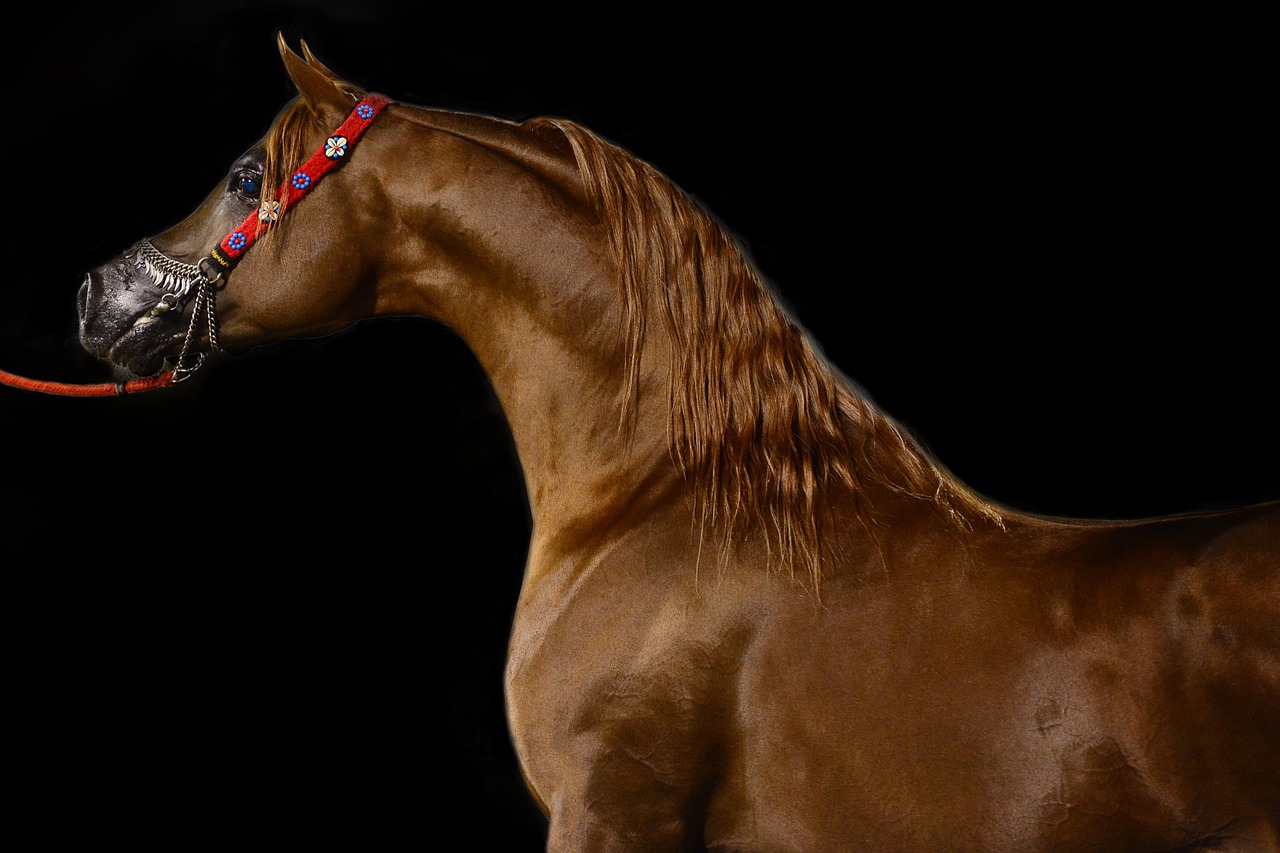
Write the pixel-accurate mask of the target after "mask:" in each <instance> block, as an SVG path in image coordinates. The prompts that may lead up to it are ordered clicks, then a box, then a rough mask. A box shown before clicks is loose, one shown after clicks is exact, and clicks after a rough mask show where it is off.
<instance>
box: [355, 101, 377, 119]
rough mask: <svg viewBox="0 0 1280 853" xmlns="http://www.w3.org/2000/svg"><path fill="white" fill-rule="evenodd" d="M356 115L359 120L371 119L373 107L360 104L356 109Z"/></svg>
mask: <svg viewBox="0 0 1280 853" xmlns="http://www.w3.org/2000/svg"><path fill="white" fill-rule="evenodd" d="M356 114H357V115H359V116H360V118H373V107H371V106H369V105H368V104H361V105H360V106H358V107H356Z"/></svg>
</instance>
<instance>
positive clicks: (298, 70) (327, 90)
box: [276, 33, 353, 119]
mask: <svg viewBox="0 0 1280 853" xmlns="http://www.w3.org/2000/svg"><path fill="white" fill-rule="evenodd" d="M276 42H277V44H278V45H279V47H280V58H281V59H283V60H284V67H285V71H287V72H288V73H289V77H290V78H291V79H292V80H293V84H294V85H295V86H297V87H298V94H299V95H300V96H301V97H302V100H303V101H305V102H306V104H307V106H308V107H309V108H310V110H311V112H312V113H313V114H315V115H316V116H317V117H318V118H323V119H332V118H333V117H334V116H346V114H347V113H348V112H350V111H351V104H352V103H353V99H352V97H351V94H350V93H349V92H348V91H347V90H346V89H345V88H343V86H342V85H341V81H340V80H339V79H338V77H337V75H335V74H334V73H333V72H332V71H330V70H329V69H328V68H325V67H324V66H323V65H321V64H320V63H319V62H317V61H314V57H313V56H312V54H311V49H310V48H308V47H307V45H306V43H305V42H304V43H303V45H302V51H303V53H305V54H306V55H307V57H308V58H307V59H304V58H303V57H301V56H299V55H298V54H296V53H294V52H293V49H292V48H291V47H289V45H287V44H285V40H284V34H283V33H277V34H276Z"/></svg>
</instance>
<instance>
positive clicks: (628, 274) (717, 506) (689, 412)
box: [528, 118, 1000, 590]
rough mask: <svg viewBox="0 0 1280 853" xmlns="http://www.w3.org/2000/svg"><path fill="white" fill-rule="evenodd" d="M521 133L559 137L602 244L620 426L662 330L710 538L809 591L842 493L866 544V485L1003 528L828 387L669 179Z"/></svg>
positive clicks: (683, 463) (963, 520)
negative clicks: (618, 307)
mask: <svg viewBox="0 0 1280 853" xmlns="http://www.w3.org/2000/svg"><path fill="white" fill-rule="evenodd" d="M528 124H531V125H552V126H554V127H556V128H558V129H559V130H560V132H561V133H563V134H564V136H565V138H566V139H567V140H568V141H569V143H570V145H571V146H572V149H573V152H574V156H575V158H576V161H577V164H578V168H579V170H580V172H581V175H582V178H583V181H584V183H585V186H586V190H587V192H588V195H589V196H590V198H591V200H592V201H593V203H594V204H595V206H596V208H597V210H598V212H599V214H600V215H601V217H602V219H603V220H604V222H605V223H606V227H607V229H608V234H609V242H610V246H611V250H612V252H613V255H614V257H615V260H616V262H617V266H618V269H619V271H620V275H621V282H620V284H621V287H622V298H623V317H624V320H623V322H624V324H625V326H626V329H625V335H626V361H627V380H626V388H627V400H628V402H627V403H625V404H624V414H623V418H624V420H625V419H626V418H627V417H629V415H630V414H631V413H632V412H633V411H634V399H635V395H636V394H637V393H638V383H639V366H640V353H641V350H642V348H643V346H644V340H645V336H646V334H647V331H648V330H647V329H646V318H647V317H648V316H649V313H650V311H649V309H650V303H651V302H656V303H657V306H656V308H657V311H658V313H659V314H660V316H661V317H662V318H663V320H664V321H665V322H664V324H663V325H664V326H665V330H666V333H667V334H668V335H669V337H670V340H671V344H672V347H671V348H672V352H673V364H672V366H671V371H670V382H669V390H668V393H669V403H670V412H671V415H670V424H669V434H670V442H671V454H672V457H673V458H674V460H675V463H676V465H677V467H678V468H679V470H680V471H681V473H682V475H683V476H684V477H685V479H686V481H687V482H688V483H689V484H690V486H691V488H692V492H693V497H694V501H695V503H696V505H697V507H698V511H699V514H700V517H701V519H702V524H703V527H704V529H706V528H707V527H708V526H709V527H710V528H712V529H716V528H717V527H718V528H719V529H720V530H722V531H724V532H725V534H726V535H727V536H729V537H733V536H735V535H736V534H739V533H742V532H744V531H745V530H747V529H748V528H755V529H758V530H763V531H764V533H765V539H766V542H767V543H768V545H769V548H770V551H771V552H775V551H776V559H775V560H774V562H775V564H776V565H778V566H781V567H782V568H784V569H786V570H789V571H791V572H793V573H794V572H795V571H796V570H797V569H798V570H800V571H802V572H803V573H804V574H807V575H808V576H809V578H810V580H811V583H812V584H813V587H814V589H815V590H817V589H818V588H819V587H820V584H821V578H822V566H821V563H822V553H823V543H824V539H825V534H826V533H827V530H828V529H829V527H830V526H831V525H832V524H833V523H834V521H835V520H834V519H833V518H832V517H831V512H830V508H831V507H832V505H833V504H832V501H831V498H833V497H834V496H835V495H834V493H835V492H836V490H838V489H841V488H843V489H847V490H849V492H850V493H851V494H852V496H853V499H854V506H855V512H856V513H857V514H858V516H859V521H860V522H861V523H862V524H863V525H864V526H867V527H868V529H870V525H871V524H872V523H873V522H872V520H871V517H870V514H869V512H868V510H869V508H868V507H867V506H865V500H864V498H865V495H866V488H865V487H866V484H867V483H868V482H872V481H875V482H879V483H881V484H884V485H886V486H888V487H889V488H891V489H893V490H896V491H898V492H901V493H905V494H908V495H912V496H915V497H918V498H920V499H922V500H928V501H931V502H933V503H935V504H936V505H937V506H939V507H941V508H942V509H943V510H944V511H945V514H946V515H947V517H948V518H950V519H951V520H952V521H954V522H955V523H957V524H960V525H961V526H968V524H969V523H970V520H971V519H972V518H974V517H984V518H988V519H991V520H993V521H995V522H996V523H999V521H1000V517H999V513H998V512H997V510H996V509H995V508H994V507H993V506H992V505H990V504H989V503H987V502H985V501H984V500H982V499H981V498H980V497H979V496H978V495H976V494H975V493H973V492H972V491H970V490H969V489H968V488H967V487H966V486H964V484H962V483H961V482H960V481H959V480H957V479H956V478H955V477H953V476H952V475H950V474H949V472H947V471H946V470H945V469H944V468H943V467H942V466H941V465H939V464H938V463H937V462H936V461H935V460H934V459H933V458H932V457H931V456H930V455H929V454H928V453H927V452H926V451H925V450H923V449H922V448H921V447H920V445H918V444H917V443H916V442H915V441H914V440H913V439H912V438H911V437H910V436H909V435H908V433H907V432H906V430H904V429H903V428H902V427H900V426H899V425H898V424H897V423H895V422H894V421H893V420H892V419H891V418H889V417H888V416H887V415H885V414H883V413H882V412H880V411H879V410H878V409H877V408H876V407H875V406H874V405H873V404H872V403H871V402H870V401H869V400H868V399H867V398H866V396H865V395H863V394H861V393H859V392H858V391H857V390H855V388H854V386H853V384H852V383H851V382H849V381H848V380H847V379H845V378H843V377H842V376H839V375H837V373H836V372H835V371H834V370H833V369H832V367H831V366H830V365H829V364H828V363H827V362H826V361H825V359H823V358H822V357H821V356H820V355H819V353H818V351H817V349H816V346H815V344H814V343H813V342H812V341H811V340H810V338H809V336H808V335H807V334H806V333H805V332H804V331H803V329H802V328H801V327H800V326H799V325H798V324H797V323H796V322H795V321H794V320H793V319H792V318H791V317H790V316H789V315H788V314H787V312H786V311H785V309H784V308H783V307H782V305H781V303H780V302H779V301H778V300H777V299H776V298H775V297H774V296H773V294H772V293H771V292H770V291H769V289H768V287H766V285H765V284H764V282H763V281H762V280H761V278H760V276H759V275H758V274H757V272H756V270H755V269H754V268H753V266H752V265H751V264H750V263H749V262H748V261H747V259H746V258H745V257H744V255H743V253H742V251H741V249H740V248H739V247H738V245H737V244H736V242H735V241H734V240H733V239H732V238H731V237H730V236H729V235H728V234H727V233H726V231H725V229H724V228H723V227H722V226H721V225H720V224H719V223H718V222H716V221H715V220H714V219H713V218H712V217H711V216H710V215H709V214H707V213H706V211H704V210H703V209H702V208H701V207H700V206H699V205H698V204H697V203H695V202H694V201H693V200H692V199H690V198H689V197H688V196H687V195H686V194H685V193H684V192H683V191H682V190H681V189H680V188H679V187H677V186H676V185H675V184H674V183H673V182H672V181H671V180H670V179H669V178H667V177H666V176H665V175H664V174H662V173H661V172H660V171H658V170H657V169H655V168H653V167H652V166H650V165H649V164H647V163H645V162H644V161H642V160H640V159H639V158H637V157H635V156H634V155H632V154H631V153H629V152H627V151H625V150H624V149H622V148H620V147H618V146H616V145H613V144H612V143H610V142H608V141H606V140H604V139H602V138H600V137H599V136H597V135H596V134H594V133H592V132H591V131H589V130H587V129H585V128H583V127H581V126H580V125H577V124H575V123H573V122H569V121H566V120H562V119H551V118H541V119H533V120H531V121H530V122H528Z"/></svg>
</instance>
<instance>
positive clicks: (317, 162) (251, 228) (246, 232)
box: [0, 94, 391, 397]
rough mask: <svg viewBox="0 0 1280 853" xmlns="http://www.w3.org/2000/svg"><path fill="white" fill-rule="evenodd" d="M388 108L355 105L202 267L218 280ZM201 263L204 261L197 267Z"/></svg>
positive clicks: (106, 391)
mask: <svg viewBox="0 0 1280 853" xmlns="http://www.w3.org/2000/svg"><path fill="white" fill-rule="evenodd" d="M389 103H391V99H390V98H387V97H384V96H382V95H376V94H371V95H366V96H365V97H364V98H363V99H362V100H361V101H360V103H358V104H356V107H355V109H353V110H352V111H351V114H350V115H348V116H347V119H346V121H344V122H343V123H342V124H341V125H339V126H338V129H337V130H335V131H334V132H333V133H332V134H331V135H330V136H329V137H328V138H327V139H326V140H325V142H324V145H321V146H320V148H319V149H318V150H317V151H316V152H315V153H314V154H312V155H311V158H310V159H309V160H307V162H305V163H303V164H302V165H301V166H299V167H298V169H297V171H295V172H294V173H293V175H292V176H291V177H290V178H289V179H288V180H286V181H285V182H284V184H282V185H281V187H280V192H279V193H278V194H277V200H276V201H272V202H264V203H263V205H262V207H261V208H259V209H258V210H257V211H255V212H253V213H251V214H249V215H248V216H246V217H245V219H244V221H243V222H241V223H240V225H239V226H238V227H236V228H235V229H234V230H233V231H232V232H231V233H230V234H228V235H227V236H226V237H223V238H222V241H221V242H219V243H218V245H217V246H215V247H214V249H213V251H212V252H210V253H209V256H208V258H206V259H205V261H208V262H210V265H211V267H212V268H213V269H215V270H218V271H219V274H220V273H223V272H227V271H228V270H230V269H231V268H232V267H234V266H235V265H236V263H237V262H238V261H239V260H240V258H241V256H243V255H244V253H245V252H247V251H249V247H250V246H252V245H253V244H254V243H255V242H256V241H257V239H258V235H259V234H260V233H261V230H262V229H264V228H266V227H268V226H269V225H271V224H272V223H274V222H275V221H276V220H278V219H279V218H280V217H281V216H283V215H284V213H285V211H287V210H288V209H289V208H291V207H293V206H294V205H295V204H297V203H298V202H299V201H301V200H302V199H303V197H305V196H306V195H307V194H308V193H310V192H311V190H313V189H315V185H316V184H317V183H319V182H320V179H321V178H323V177H324V176H325V175H327V174H329V172H331V171H333V169H334V167H335V166H337V165H338V164H339V163H341V162H343V161H344V160H346V159H347V156H348V154H349V153H350V151H351V148H352V147H353V146H354V145H355V144H356V140H358V139H359V138H360V137H361V136H363V135H364V132H365V130H367V129H368V127H369V125H371V124H373V120H374V119H375V118H377V117H378V114H379V113H381V112H382V110H383V108H384V107H386V105H387V104H389ZM203 263H204V261H202V265H203ZM211 280H212V279H211ZM175 374H176V371H173V370H166V371H165V372H163V373H158V374H156V375H155V376H146V377H143V378H140V379H131V380H129V381H128V382H99V383H96V384H90V385H75V384H70V383H66V382H45V381H42V380H39V379H28V378H26V377H25V376H18V375H16V374H13V373H9V372H7V371H4V370H0V385H8V386H11V387H13V388H22V389H23V390H26V391H37V392H39V393H42V394H60V395H62V396H64V397H111V396H115V395H118V394H135V393H137V392H139V391H150V390H152V389H153V388H168V387H169V386H170V385H172V384H173V383H174V379H175Z"/></svg>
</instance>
